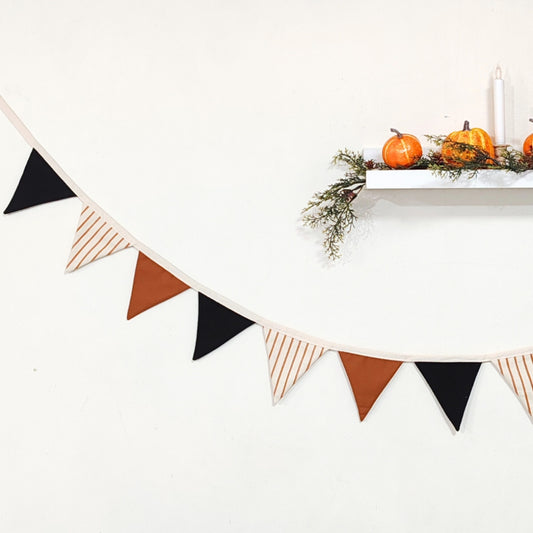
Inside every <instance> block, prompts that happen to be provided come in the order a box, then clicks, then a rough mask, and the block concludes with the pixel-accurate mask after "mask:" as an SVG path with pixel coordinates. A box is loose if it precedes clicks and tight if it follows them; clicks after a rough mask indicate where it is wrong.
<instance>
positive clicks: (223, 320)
mask: <svg viewBox="0 0 533 533" xmlns="http://www.w3.org/2000/svg"><path fill="white" fill-rule="evenodd" d="M254 323H255V322H252V321H251V320H249V319H248V318H245V317H243V316H241V315H239V314H237V313H236V312H235V311H232V310H231V309H228V308H227V307H224V306H223V305H221V304H219V303H218V302H215V301H214V300H211V298H208V297H207V296H205V295H204V294H202V293H201V292H199V293H198V330H197V333H196V346H195V348H194V355H193V357H192V358H193V359H194V360H196V359H200V357H203V356H204V355H207V354H208V353H210V352H212V351H213V350H216V349H217V348H218V347H219V346H222V345H223V344H224V343H225V342H227V341H229V340H230V339H232V338H233V337H235V335H238V334H239V333H240V332H241V331H244V330H245V329H246V328H248V327H250V326H251V325H253V324H254Z"/></svg>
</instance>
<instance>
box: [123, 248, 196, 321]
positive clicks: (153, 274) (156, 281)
mask: <svg viewBox="0 0 533 533" xmlns="http://www.w3.org/2000/svg"><path fill="white" fill-rule="evenodd" d="M189 288H190V287H189V286H188V285H186V284H185V283H183V281H181V280H180V279H178V278H177V277H176V276H174V275H172V274H171V273H170V272H169V271H168V270H165V269H164V268H163V267H162V266H160V265H158V264H157V263H156V262H154V261H152V260H151V259H150V258H149V257H147V256H146V255H144V254H143V253H142V252H139V255H138V257H137V266H136V267H135V276H134V278H133V287H132V289H131V297H130V306H129V308H128V320H129V319H130V318H133V317H134V316H137V315H139V314H140V313H142V312H143V311H146V310H147V309H150V308H151V307H154V306H155V305H158V304H160V303H161V302H164V301H166V300H169V299H170V298H172V297H174V296H177V295H178V294H181V293H182V292H183V291H186V290H187V289H189Z"/></svg>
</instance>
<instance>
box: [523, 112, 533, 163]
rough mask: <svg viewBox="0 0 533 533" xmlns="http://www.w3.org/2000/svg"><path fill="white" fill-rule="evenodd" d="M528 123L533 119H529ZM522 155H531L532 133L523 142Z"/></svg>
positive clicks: (532, 147)
mask: <svg viewBox="0 0 533 533" xmlns="http://www.w3.org/2000/svg"><path fill="white" fill-rule="evenodd" d="M529 122H533V118H530V119H529ZM524 154H526V155H527V156H531V155H533V133H531V134H530V135H528V136H527V137H526V140H525V141H524Z"/></svg>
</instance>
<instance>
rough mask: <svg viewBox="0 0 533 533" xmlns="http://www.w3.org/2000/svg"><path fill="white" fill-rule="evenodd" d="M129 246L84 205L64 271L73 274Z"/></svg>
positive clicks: (90, 208) (110, 226) (93, 211)
mask: <svg viewBox="0 0 533 533" xmlns="http://www.w3.org/2000/svg"><path fill="white" fill-rule="evenodd" d="M130 246H131V244H130V243H129V242H128V241H127V240H126V239H125V238H124V237H122V236H121V235H120V233H119V232H118V231H116V230H115V229H114V228H113V226H112V225H111V224H110V223H109V222H107V221H106V220H105V218H104V217H103V215H101V214H99V213H97V212H96V211H95V210H94V209H93V208H92V207H89V206H88V205H84V206H83V208H82V210H81V215H80V220H79V222H78V227H77V228H76V234H75V235H74V244H73V245H72V249H71V251H70V257H69V259H68V263H67V268H66V271H67V272H74V270H77V269H78V268H81V267H82V266H85V265H88V264H89V263H91V262H93V261H95V260H96V259H101V258H102V257H107V256H108V255H111V254H113V253H115V252H119V251H120V250H124V249H125V248H129V247H130Z"/></svg>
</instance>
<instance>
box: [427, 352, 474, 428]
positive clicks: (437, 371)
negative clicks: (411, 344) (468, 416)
mask: <svg viewBox="0 0 533 533" xmlns="http://www.w3.org/2000/svg"><path fill="white" fill-rule="evenodd" d="M416 366H417V367H418V370H420V373H421V374H422V375H423V376H424V379H425V380H426V381H427V384H428V385H429V387H430V389H431V391H432V392H433V394H434V395H435V398H436V399H437V401H438V402H439V404H440V406H441V407H442V410H443V411H444V414H445V415H446V416H447V418H448V419H449V421H450V422H451V423H452V424H453V427H454V428H455V429H456V430H457V431H459V429H460V427H461V422H462V420H463V415H464V412H465V409H466V405H467V403H468V399H469V398H470V393H471V392H472V388H473V387H474V382H475V381H476V377H477V373H478V372H479V367H480V366H481V363H428V362H425V363H416Z"/></svg>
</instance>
